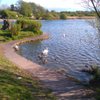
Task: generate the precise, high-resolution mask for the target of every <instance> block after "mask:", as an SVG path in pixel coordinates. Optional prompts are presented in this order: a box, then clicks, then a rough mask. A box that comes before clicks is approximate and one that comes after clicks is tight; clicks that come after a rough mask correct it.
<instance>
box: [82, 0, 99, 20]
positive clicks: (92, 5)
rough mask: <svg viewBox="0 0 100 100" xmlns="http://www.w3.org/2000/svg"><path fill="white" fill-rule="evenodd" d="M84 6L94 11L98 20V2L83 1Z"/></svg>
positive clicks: (93, 0) (92, 0)
mask: <svg viewBox="0 0 100 100" xmlns="http://www.w3.org/2000/svg"><path fill="white" fill-rule="evenodd" d="M83 3H84V5H85V6H86V7H88V9H90V10H93V11H95V13H96V15H97V17H98V18H100V0H84V1H83Z"/></svg>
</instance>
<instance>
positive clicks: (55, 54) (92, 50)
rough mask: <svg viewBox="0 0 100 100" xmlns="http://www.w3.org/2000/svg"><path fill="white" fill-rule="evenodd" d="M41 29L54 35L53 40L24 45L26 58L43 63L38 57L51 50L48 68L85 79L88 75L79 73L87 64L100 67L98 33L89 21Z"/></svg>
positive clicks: (50, 24) (22, 51)
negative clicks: (43, 51) (62, 70)
mask: <svg viewBox="0 0 100 100" xmlns="http://www.w3.org/2000/svg"><path fill="white" fill-rule="evenodd" d="M83 26H84V27H83ZM41 29H42V30H43V31H44V32H47V33H49V34H50V39H48V40H44V41H37V42H33V43H32V42H31V43H24V44H21V45H20V54H21V55H22V56H24V57H26V58H28V59H30V60H32V61H34V62H36V63H39V61H38V54H39V53H40V52H41V51H42V50H43V49H44V48H46V47H48V49H49V55H48V63H47V64H45V65H44V66H45V67H48V68H52V69H58V68H64V69H66V70H68V71H69V73H70V74H71V75H74V76H75V77H77V78H82V79H84V77H86V74H83V73H82V72H79V70H81V69H82V68H84V66H85V65H86V64H88V65H89V64H97V65H100V48H98V47H100V46H99V41H100V40H99V39H98V33H97V32H96V30H95V29H94V28H93V27H92V26H90V24H89V23H88V22H87V21H86V20H84V19H79V20H78V19H76V20H64V21H63V20H58V21H42V28H41ZM63 34H65V36H63Z"/></svg>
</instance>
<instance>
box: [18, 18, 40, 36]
mask: <svg viewBox="0 0 100 100" xmlns="http://www.w3.org/2000/svg"><path fill="white" fill-rule="evenodd" d="M17 24H20V25H21V28H22V30H23V31H32V32H34V33H36V34H40V33H42V32H41V31H40V28H41V23H40V22H38V21H33V20H28V19H19V20H17Z"/></svg>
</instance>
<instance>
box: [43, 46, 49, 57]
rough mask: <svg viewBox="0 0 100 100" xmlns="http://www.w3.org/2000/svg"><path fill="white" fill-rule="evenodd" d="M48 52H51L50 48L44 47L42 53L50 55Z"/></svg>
mask: <svg viewBox="0 0 100 100" xmlns="http://www.w3.org/2000/svg"><path fill="white" fill-rule="evenodd" d="M48 52H49V50H48V48H46V49H44V50H43V51H42V54H43V55H44V56H47V55H48Z"/></svg>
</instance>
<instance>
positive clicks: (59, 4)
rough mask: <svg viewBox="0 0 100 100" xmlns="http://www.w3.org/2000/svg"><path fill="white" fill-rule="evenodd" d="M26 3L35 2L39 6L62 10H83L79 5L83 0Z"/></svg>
mask: <svg viewBox="0 0 100 100" xmlns="http://www.w3.org/2000/svg"><path fill="white" fill-rule="evenodd" d="M24 1H26V2H34V3H36V4H38V5H41V6H43V7H45V8H49V9H51V8H55V9H56V8H60V9H61V8H62V9H64V8H65V9H67V8H71V9H79V10H80V9H83V8H82V6H81V5H80V4H79V3H80V2H81V0H24Z"/></svg>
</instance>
